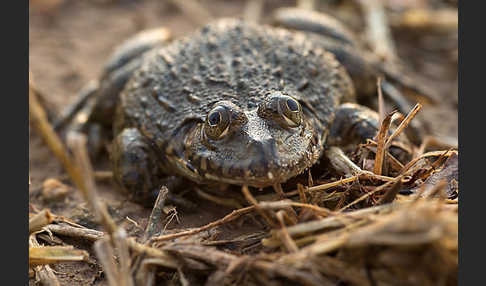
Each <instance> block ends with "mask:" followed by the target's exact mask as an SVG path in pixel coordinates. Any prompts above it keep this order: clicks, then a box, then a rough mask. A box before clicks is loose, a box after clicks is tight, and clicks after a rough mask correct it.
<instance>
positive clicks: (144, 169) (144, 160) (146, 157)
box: [111, 128, 195, 210]
mask: <svg viewBox="0 0 486 286" xmlns="http://www.w3.org/2000/svg"><path fill="white" fill-rule="evenodd" d="M111 156H112V158H111V159H112V160H111V161H112V163H113V174H114V178H115V181H116V182H117V184H118V185H119V186H120V187H121V189H122V190H123V191H124V192H125V193H126V194H128V195H129V196H130V198H131V199H132V200H133V201H135V202H138V203H140V204H142V205H144V206H147V207H152V206H153V203H154V202H155V199H156V198H157V195H158V193H159V190H160V188H161V186H163V185H164V186H166V187H167V188H168V189H169V191H170V192H169V195H168V203H172V204H175V205H177V206H178V207H182V208H183V209H186V210H191V209H194V208H195V204H194V203H192V202H190V201H188V200H186V199H184V198H182V197H181V196H179V195H177V194H176V191H177V190H178V189H180V188H181V187H182V186H183V185H185V186H187V184H186V183H185V182H184V181H183V179H182V178H180V177H175V176H170V175H167V174H165V173H164V172H163V171H162V166H161V163H160V162H161V161H160V160H161V157H160V154H157V151H156V150H154V149H153V147H152V145H151V144H150V142H149V141H148V139H147V138H145V137H143V135H142V134H141V133H140V132H139V131H138V130H137V129H136V128H126V129H124V130H123V131H122V132H121V133H119V134H118V135H117V136H116V138H115V140H114V141H113V144H112V152H111Z"/></svg>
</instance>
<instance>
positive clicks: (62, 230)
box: [46, 223, 105, 241]
mask: <svg viewBox="0 0 486 286" xmlns="http://www.w3.org/2000/svg"><path fill="white" fill-rule="evenodd" d="M46 229H47V230H49V231H52V232H53V233H55V234H58V235H64V236H69V237H77V238H81V239H86V240H88V241H96V240H98V239H101V238H103V236H104V235H105V234H104V233H103V232H101V231H97V230H94V229H89V228H80V227H74V226H70V225H68V224H65V223H60V224H50V225H48V226H47V227H46Z"/></svg>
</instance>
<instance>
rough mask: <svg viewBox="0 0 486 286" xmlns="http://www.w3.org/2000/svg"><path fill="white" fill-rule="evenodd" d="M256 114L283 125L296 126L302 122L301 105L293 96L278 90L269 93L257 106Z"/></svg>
mask: <svg viewBox="0 0 486 286" xmlns="http://www.w3.org/2000/svg"><path fill="white" fill-rule="evenodd" d="M258 115H259V116H260V117H262V118H266V119H271V120H274V121H276V122H277V123H279V124H280V125H282V126H283V127H297V126H299V125H300V124H301V123H302V107H301V105H300V103H299V102H298V101H297V100H296V99H295V98H293V97H291V96H288V95H284V94H282V93H280V92H274V93H271V94H269V96H268V97H267V98H266V99H265V101H264V102H262V103H261V104H260V106H259V107H258Z"/></svg>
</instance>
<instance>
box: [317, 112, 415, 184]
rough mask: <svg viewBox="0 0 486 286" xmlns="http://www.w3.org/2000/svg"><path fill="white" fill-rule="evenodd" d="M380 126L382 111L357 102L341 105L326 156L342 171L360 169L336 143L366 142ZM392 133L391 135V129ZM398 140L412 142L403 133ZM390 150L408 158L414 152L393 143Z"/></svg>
mask: <svg viewBox="0 0 486 286" xmlns="http://www.w3.org/2000/svg"><path fill="white" fill-rule="evenodd" d="M379 128H380V123H379V115H378V114H377V113H376V112H375V111H373V110H371V109H369V108H367V107H365V106H362V105H359V104H355V103H344V104H342V105H340V106H339V107H338V109H337V111H336V117H335V118H334V121H333V123H332V126H331V129H330V131H329V135H328V137H327V140H326V146H328V148H327V151H326V156H327V157H328V159H329V160H330V162H331V163H332V165H333V166H334V167H335V168H336V169H337V170H338V171H341V172H343V173H345V174H347V175H352V174H353V173H356V171H357V170H359V168H358V167H357V166H356V165H354V163H352V162H351V160H349V159H348V158H347V157H345V155H344V153H343V152H342V151H340V150H336V148H335V147H340V148H342V149H350V148H348V147H352V149H355V148H356V146H357V145H358V144H360V143H366V140H367V139H373V138H374V137H375V136H376V135H377V133H378V130H379ZM388 135H391V131H389V134H388ZM396 141H400V142H401V143H403V144H406V145H407V144H410V143H409V140H408V138H407V137H406V136H405V135H404V134H403V133H402V134H400V135H399V136H398V137H397V138H396V139H394V142H396ZM389 151H390V153H391V154H392V155H393V156H394V157H395V158H397V159H399V161H402V162H405V161H408V160H410V159H411V158H410V154H409V153H408V152H407V151H405V150H403V149H401V148H398V147H395V146H391V147H390V149H389Z"/></svg>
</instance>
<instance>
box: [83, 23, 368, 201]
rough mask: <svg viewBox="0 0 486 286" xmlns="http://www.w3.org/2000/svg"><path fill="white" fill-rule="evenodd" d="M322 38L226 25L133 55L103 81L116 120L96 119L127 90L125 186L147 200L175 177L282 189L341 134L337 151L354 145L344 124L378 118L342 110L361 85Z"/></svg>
mask: <svg viewBox="0 0 486 286" xmlns="http://www.w3.org/2000/svg"><path fill="white" fill-rule="evenodd" d="M314 37H315V36H309V35H306V34H304V33H299V32H291V31H288V30H284V29H280V28H273V27H270V26H259V25H258V26H257V25H256V24H249V23H245V22H243V21H240V20H235V19H222V20H218V21H216V22H214V23H212V24H209V25H207V26H205V27H203V28H202V29H200V30H199V31H197V32H195V33H194V34H192V35H190V36H188V37H186V38H182V39H179V40H176V41H174V42H172V43H168V44H165V45H164V44H162V43H161V42H157V41H156V44H154V47H153V48H152V49H145V50H143V51H141V52H139V51H138V50H137V54H136V56H132V57H128V59H127V57H121V59H122V60H120V61H122V62H123V63H122V64H116V66H117V69H106V71H105V76H104V78H105V79H106V78H107V79H109V80H105V81H104V82H103V81H101V84H100V86H103V84H104V85H105V86H107V87H106V88H105V90H109V91H110V92H109V94H110V98H111V101H106V100H105V101H104V103H103V104H104V109H105V110H108V111H104V112H99V109H100V108H99V107H97V108H98V112H94V115H93V116H92V118H97V117H98V118H102V117H103V116H100V114H103V113H104V114H108V115H109V113H110V112H111V111H110V110H111V109H114V108H113V107H114V105H115V104H116V103H115V102H116V101H115V100H113V98H114V96H113V94H116V93H118V92H121V93H120V102H119V103H118V104H117V108H116V115H115V122H114V124H113V130H114V134H113V135H114V140H113V144H112V146H113V147H112V152H111V154H112V161H113V164H114V175H115V178H116V180H117V181H118V183H119V184H120V185H121V186H122V187H123V188H124V189H125V190H126V191H128V192H129V193H131V194H132V195H134V197H135V199H138V200H139V201H142V200H144V199H145V198H146V197H151V196H153V194H154V193H155V192H156V191H157V190H158V189H159V188H160V185H161V184H162V183H163V180H164V178H166V177H167V176H171V175H176V176H182V177H184V178H186V179H189V180H191V181H194V182H196V183H199V184H210V183H227V184H236V185H249V186H254V187H266V186H272V185H275V184H278V183H283V182H285V181H287V180H288V179H289V178H292V177H294V176H296V175H298V174H300V173H302V172H304V171H305V170H306V169H308V168H310V167H311V166H312V165H314V164H315V163H316V162H317V161H318V160H319V158H320V157H321V156H322V154H323V152H324V148H325V146H326V140H327V139H328V138H327V137H328V135H329V133H330V132H331V133H332V135H333V138H329V140H328V141H329V142H333V143H335V144H340V143H343V144H344V143H345V142H343V141H345V139H346V138H341V137H340V134H341V133H340V132H339V130H336V129H332V126H333V123H334V124H336V126H341V125H342V126H343V127H342V129H344V127H345V126H346V125H350V124H351V125H352V124H355V125H356V124H358V125H359V124H361V125H363V124H362V120H361V119H359V120H355V121H352V122H348V123H346V122H347V118H349V117H352V116H354V115H355V114H361V115H362V116H361V117H363V118H364V120H365V121H366V117H368V116H367V115H366V114H368V113H372V112H371V111H370V110H368V109H367V108H364V107H360V106H357V105H356V106H354V105H349V104H348V105H345V106H343V108H341V107H340V104H341V103H342V102H346V101H354V99H355V89H354V86H353V82H352V81H351V79H350V77H349V75H348V73H347V72H346V70H345V68H344V67H343V66H342V65H341V64H340V63H339V62H338V61H337V60H336V57H335V56H334V55H333V54H332V53H330V52H328V51H325V50H324V49H322V44H319V43H318V42H319V41H322V39H319V41H315V40H313V38H314ZM125 46H126V45H125ZM128 50H129V52H127V53H126V54H130V53H131V52H130V49H128ZM116 60H117V59H116V58H115V62H116ZM109 66H113V60H111V64H110V65H109ZM112 78H115V79H119V78H122V79H128V78H129V80H128V82H127V83H126V85H125V84H120V83H119V82H117V83H113V82H116V80H113V79H112ZM118 81H121V82H123V80H118ZM105 94H106V92H105V93H103V92H100V98H101V97H103V96H105V97H106V95H105ZM107 102H108V103H107ZM103 104H102V105H103ZM98 105H100V104H98ZM95 110H96V108H95ZM336 114H340V115H339V117H338V118H336V120H335V117H336ZM108 117H109V116H108ZM354 117H356V116H354ZM358 117H359V116H358ZM371 117H373V116H371ZM95 121H102V122H105V123H106V122H109V121H110V120H106V118H104V119H103V120H95ZM375 123H376V122H375ZM365 125H366V124H364V125H363V126H364V128H354V131H353V132H354V133H353V132H351V133H353V134H355V135H356V134H357V136H358V137H367V138H369V137H371V136H373V135H374V134H375V132H376V124H370V125H369V126H365ZM340 128H341V127H340ZM370 134H371V136H370ZM348 135H349V134H348ZM348 135H347V136H348ZM355 135H351V137H353V136H355ZM348 137H349V136H348Z"/></svg>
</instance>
